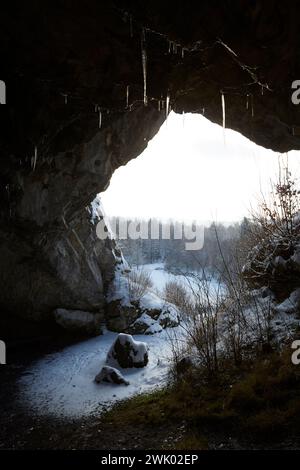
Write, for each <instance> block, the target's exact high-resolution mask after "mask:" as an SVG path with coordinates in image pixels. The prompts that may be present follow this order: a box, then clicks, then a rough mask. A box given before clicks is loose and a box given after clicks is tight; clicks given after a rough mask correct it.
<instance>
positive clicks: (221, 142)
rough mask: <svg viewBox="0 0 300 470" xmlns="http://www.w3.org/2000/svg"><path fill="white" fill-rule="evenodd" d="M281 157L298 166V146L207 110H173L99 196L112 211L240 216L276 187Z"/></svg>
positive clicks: (204, 217) (142, 215) (205, 217)
mask: <svg viewBox="0 0 300 470" xmlns="http://www.w3.org/2000/svg"><path fill="white" fill-rule="evenodd" d="M283 159H285V160H286V161H287V160H288V162H289V168H290V169H291V171H292V172H293V173H295V174H299V170H300V167H299V163H298V160H299V152H298V151H291V152H289V153H288V154H279V153H276V152H274V151H272V150H268V149H266V148H264V147H260V146H258V145H257V144H255V143H254V142H252V141H250V140H249V139H247V138H246V137H244V136H243V135H241V134H240V133H238V132H236V131H233V130H231V129H223V128H222V127H221V126H219V125H217V124H214V123H212V122H211V121H209V120H208V119H206V118H205V117H204V116H203V115H200V114H176V113H174V112H173V111H172V112H171V113H170V115H169V116H168V118H167V120H166V121H165V122H164V123H163V124H162V126H161V128H160V129H159V131H158V133H157V134H156V135H155V136H154V137H153V139H152V140H151V141H150V142H149V143H148V147H147V148H146V149H145V150H144V151H143V152H142V153H141V154H140V155H139V156H138V157H137V158H135V159H133V160H131V161H130V162H128V163H127V164H126V165H125V166H121V167H119V168H118V169H116V170H115V172H114V174H113V175H112V178H111V181H110V185H109V187H108V188H107V189H106V191H105V192H102V193H100V194H99V197H100V198H101V199H102V202H103V206H104V209H105V212H106V214H107V216H115V217H133V218H134V217H140V218H151V217H158V218H161V219H169V218H171V219H177V220H189V221H190V220H197V221H200V222H201V223H209V222H212V221H214V220H219V221H221V222H225V223H230V222H236V221H239V220H242V218H243V217H245V216H248V215H249V211H250V206H253V205H255V204H256V203H257V201H258V199H259V198H260V197H261V196H262V194H263V195H264V196H266V195H267V194H268V193H269V192H270V190H271V184H270V181H271V180H273V181H274V179H275V178H276V174H277V172H278V163H279V160H283Z"/></svg>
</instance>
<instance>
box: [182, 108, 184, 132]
mask: <svg viewBox="0 0 300 470" xmlns="http://www.w3.org/2000/svg"><path fill="white" fill-rule="evenodd" d="M184 117H185V114H184V111H182V127H183V129H184Z"/></svg>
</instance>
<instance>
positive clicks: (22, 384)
mask: <svg viewBox="0 0 300 470" xmlns="http://www.w3.org/2000/svg"><path fill="white" fill-rule="evenodd" d="M169 334H170V333H168V332H167V331H166V330H165V331H163V332H162V333H159V334H156V335H153V336H144V335H136V336H134V339H136V340H137V341H145V342H146V343H147V344H148V346H149V363H148V365H147V367H145V368H143V369H134V370H133V369H126V370H124V369H123V370H122V374H123V375H124V377H125V378H126V379H127V380H129V382H130V385H129V386H127V387H126V386H118V385H111V384H96V383H95V382H94V378H95V375H96V374H97V373H98V372H99V371H100V369H101V367H102V366H103V365H104V364H105V360H106V354H107V352H108V350H109V348H110V346H111V344H112V343H113V341H114V339H115V337H116V336H117V334H116V333H112V332H107V333H105V334H104V335H103V336H98V337H97V338H93V339H90V340H87V341H84V342H81V343H78V344H76V345H73V346H70V347H67V348H65V349H63V350H62V351H60V352H56V353H54V354H50V355H48V356H46V357H44V358H43V359H41V360H39V361H37V362H35V363H34V364H33V365H32V366H31V367H30V368H28V369H27V370H26V371H25V374H24V375H23V376H22V377H21V378H20V379H19V382H18V387H19V394H18V400H19V402H20V404H22V406H25V407H26V408H28V409H30V410H31V411H32V412H34V413H36V414H39V415H52V416H56V417H82V416H87V415H90V414H93V413H96V412H101V411H103V410H105V409H107V408H108V407H110V406H111V405H112V404H114V403H115V402H117V401H120V400H122V399H125V398H129V397H131V396H133V395H135V394H137V393H142V392H145V391H150V390H151V389H154V388H157V387H158V386H162V385H164V384H165V383H166V382H167V376H168V367H169V358H170V342H169V340H168V335H169Z"/></svg>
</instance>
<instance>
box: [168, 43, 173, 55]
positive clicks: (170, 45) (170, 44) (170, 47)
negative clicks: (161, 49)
mask: <svg viewBox="0 0 300 470" xmlns="http://www.w3.org/2000/svg"><path fill="white" fill-rule="evenodd" d="M168 44H169V54H171V49H172V41H170V40H169V41H168Z"/></svg>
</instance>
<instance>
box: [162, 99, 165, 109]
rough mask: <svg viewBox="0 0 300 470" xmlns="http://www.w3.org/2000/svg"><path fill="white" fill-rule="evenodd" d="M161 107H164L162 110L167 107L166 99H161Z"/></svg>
mask: <svg viewBox="0 0 300 470" xmlns="http://www.w3.org/2000/svg"><path fill="white" fill-rule="evenodd" d="M161 109H162V110H164V109H165V102H164V100H161Z"/></svg>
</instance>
